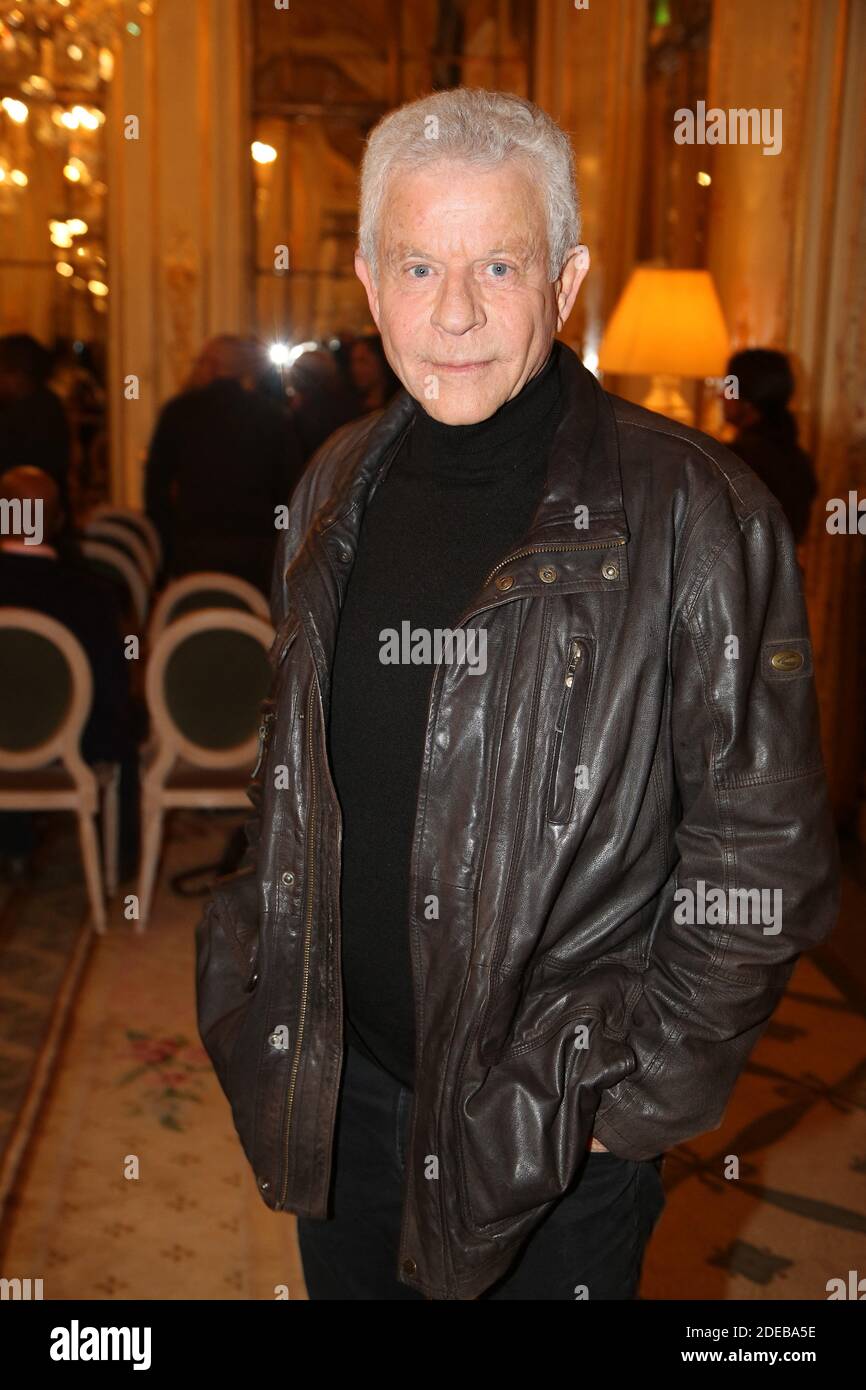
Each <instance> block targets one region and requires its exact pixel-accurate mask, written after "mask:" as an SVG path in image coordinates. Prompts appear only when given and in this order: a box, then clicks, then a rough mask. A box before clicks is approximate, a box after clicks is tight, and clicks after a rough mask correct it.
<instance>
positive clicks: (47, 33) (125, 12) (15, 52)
mask: <svg viewBox="0 0 866 1390" xmlns="http://www.w3.org/2000/svg"><path fill="white" fill-rule="evenodd" d="M154 7H155V0H0V89H2V93H3V95H5V96H9V95H10V94H11V93H12V91H13V89H15V90H17V93H18V94H19V95H20V96H21V97H22V98H23V99H24V100H26V99H27V98H30V99H31V100H42V101H52V100H54V99H55V98H56V97H57V96H58V95H60V94H62V93H63V91H64V90H69V91H75V92H79V93H82V92H97V91H98V90H99V88H100V86H101V85H102V83H104V82H107V81H110V80H111V75H112V72H113V68H114V63H113V53H112V49H113V47H114V45H115V44H116V42H117V39H118V37H119V35H120V33H121V31H122V30H123V29H126V30H127V32H128V33H130V34H132V35H137V34H138V33H140V32H141V26H142V23H143V22H144V21H145V20H146V19H147V18H148V17H149V16H150V15H151V14H152V13H153V10H154Z"/></svg>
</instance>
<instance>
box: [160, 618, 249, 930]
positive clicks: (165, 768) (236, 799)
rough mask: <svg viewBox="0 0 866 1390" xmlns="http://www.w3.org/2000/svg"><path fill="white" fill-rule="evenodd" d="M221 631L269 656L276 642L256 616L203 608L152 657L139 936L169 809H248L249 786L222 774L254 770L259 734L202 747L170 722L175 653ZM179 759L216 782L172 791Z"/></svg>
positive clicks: (170, 631)
mask: <svg viewBox="0 0 866 1390" xmlns="http://www.w3.org/2000/svg"><path fill="white" fill-rule="evenodd" d="M220 628H221V629H226V628H230V629H232V630H233V631H234V632H245V633H246V634H247V635H248V636H250V637H254V638H256V639H257V640H258V641H259V642H261V644H262V646H263V647H264V649H265V651H266V652H267V651H269V650H270V648H271V646H272V644H273V640H274V629H273V628H272V627H271V625H270V623H268V622H264V621H263V620H262V619H261V618H259V617H256V616H255V614H253V613H242V612H240V610H239V609H236V608H203V609H201V610H200V612H197V613H188V614H186V615H185V616H184V617H183V618H178V619H177V620H176V621H175V622H173V623H169V624H168V626H167V627H165V628H164V629H163V632H162V634H161V636H160V637H159V638H158V640H157V642H156V645H155V646H154V648H153V650H152V651H151V653H150V659H149V661H148V665H147V675H146V679H145V689H146V693H147V704H148V709H149V711H150V719H151V727H152V730H153V739H152V743H151V749H152V761H151V762H150V765H149V766H148V767H147V769H146V770H144V769H143V771H142V778H141V864H140V870H139V872H140V880H139V890H138V920H137V922H136V925H135V930H136V931H137V932H143V931H145V929H146V927H147V922H148V918H149V916H150V909H151V904H152V900H153V890H154V884H155V881H156V874H157V868H158V865H159V855H160V849H161V847H162V834H163V820H164V817H165V813H166V811H169V810H173V809H175V808H178V807H186V808H187V809H199V810H204V809H214V808H216V807H226V808H231V807H237V808H239V809H243V808H248V807H249V799H248V797H247V787H248V785H249V782H248V781H247V782H245V783H244V784H243V785H240V784H239V783H238V782H236V781H235V782H233V783H229V782H226V781H225V780H222V781H221V780H220V778H219V773H220V772H228V771H237V769H239V768H243V767H247V768H252V766H253V763H254V761H255V756H256V751H257V746H258V736H257V734H256V733H252V734H251V735H250V737H249V738H248V739H244V741H243V743H239V744H237V745H236V746H235V747H233V748H223V749H219V750H215V749H212V748H204V747H202V746H201V745H199V744H196V743H192V742H190V740H189V739H187V738H185V737H184V735H183V734H182V733H181V731H180V729H179V728H178V727H177V725H176V724H175V722H174V720H173V719H172V717H171V713H170V711H169V708H168V705H167V704H166V700H165V689H164V678H165V670H166V666H167V664H168V661H169V659H170V657H171V656H172V654H173V653H174V651H175V650H176V649H177V648H178V647H179V646H181V644H182V643H184V642H185V641H187V639H188V638H189V637H192V636H194V635H195V634H196V633H199V632H212V631H215V630H217V629H220ZM178 759H183V760H184V761H186V762H187V763H190V764H192V765H193V766H194V767H199V768H211V769H213V771H214V774H215V777H214V781H213V783H212V784H211V785H210V786H203V787H169V786H168V785H167V780H168V777H169V775H170V773H171V771H172V768H173V767H174V765H175V763H176V762H177V760H178Z"/></svg>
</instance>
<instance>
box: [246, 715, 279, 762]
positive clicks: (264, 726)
mask: <svg viewBox="0 0 866 1390" xmlns="http://www.w3.org/2000/svg"><path fill="white" fill-rule="evenodd" d="M273 720H274V713H273V711H272V710H269V711H268V713H267V714H266V715H264V716H263V718H262V722H261V724H260V725H259V747H258V756H257V757H256V765H255V767H254V768H253V770H252V772H251V773H250V777H256V776H258V771H259V768H260V767H261V765H262V759H263V757H264V755H265V740H266V739H267V736H268V729H269V728H270V727H271V724H272V723H273Z"/></svg>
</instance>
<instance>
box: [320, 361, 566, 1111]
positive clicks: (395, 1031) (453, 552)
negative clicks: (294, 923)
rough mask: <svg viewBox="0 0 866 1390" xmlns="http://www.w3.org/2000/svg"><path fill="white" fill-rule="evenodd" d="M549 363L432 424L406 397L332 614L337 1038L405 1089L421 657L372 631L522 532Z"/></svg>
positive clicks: (412, 615)
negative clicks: (337, 610) (338, 818)
mask: <svg viewBox="0 0 866 1390" xmlns="http://www.w3.org/2000/svg"><path fill="white" fill-rule="evenodd" d="M557 360H558V347H557V345H556V344H554V348H553V351H552V353H551V355H550V357H549V358H548V360H547V362H546V363H545V365H544V367H543V368H542V370H541V371H540V372H539V373H538V374H537V376H535V377H533V378H532V380H531V381H529V382H527V384H526V385H525V386H524V387H523V389H522V390H521V391H520V392H519V393H518V395H517V396H515V397H514V398H513V399H512V400H510V401H506V403H505V405H503V406H501V407H500V408H499V410H497V411H496V412H495V414H493V415H491V416H490V417H489V419H487V420H482V421H481V422H480V423H478V424H475V425H444V424H442V423H440V422H439V421H437V420H433V419H432V418H431V417H430V416H429V415H427V413H426V412H425V411H424V410H423V409H422V408H421V407H420V405H416V413H415V417H414V419H413V421H412V424H411V426H410V429H409V432H408V435H407V437H406V438H405V440H404V442H403V444H402V445H401V447H400V449H399V452H398V453H397V455H396V456H395V458H394V459H393V461H392V463H391V465H390V467H389V469H388V471H387V474H386V476H385V479H384V481H382V482H381V483H380V484H379V486H378V488H377V490H376V492H375V494H374V496H373V498H372V500H371V501H370V502H369V503H368V505H367V509H366V511H365V513H364V517H363V520H362V524H361V531H360V536H359V542H358V551H357V555H356V558H355V564H354V566H353V569H352V573H351V575H350V578H349V584H348V589H347V592H346V597H345V601H344V604H343V608H342V611H341V615H340V625H339V630H338V634H337V646H336V652H335V657H334V665H333V672H332V686H331V706H330V719H329V753H330V760H331V768H332V773H333V777H334V784H335V786H336V789H337V795H338V797H339V800H340V808H341V811H342V816H343V868H342V881H341V918H342V932H341V937H342V963H343V983H344V991H345V1005H346V1014H347V1023H348V1027H347V1036H348V1040H349V1042H350V1043H351V1044H352V1045H353V1046H355V1047H357V1048H358V1049H359V1050H361V1051H362V1052H364V1053H365V1055H366V1056H367V1057H368V1058H370V1059H371V1060H373V1061H375V1062H378V1064H379V1065H380V1066H381V1067H383V1068H384V1069H385V1070H386V1071H388V1072H390V1073H391V1075H392V1076H393V1077H395V1078H396V1079H397V1080H399V1081H401V1082H402V1083H403V1085H404V1086H407V1087H409V1088H410V1089H412V1088H414V1084H415V1083H414V1075H415V1064H414V1056H415V1024H414V995H413V982H412V966H411V957H410V947H409V873H410V857H411V850H412V839H413V834H414V828H415V814H416V809H417V801H418V789H419V778H420V772H421V761H422V754H423V748H424V734H425V730H426V725H427V709H428V702H429V698H430V688H431V685H432V681H433V673H434V670H435V667H434V666H432V665H430V666H424V665H414V664H408V663H407V664H405V665H403V664H401V665H395V664H384V663H383V662H381V661H380V659H379V658H380V650H381V647H382V639H381V638H380V633H381V632H382V630H383V629H384V628H394V629H396V631H397V632H398V633H400V631H401V624H402V623H403V622H406V621H408V622H409V623H410V625H411V627H412V628H413V629H415V628H426V629H428V630H430V631H431V632H432V631H433V629H436V628H440V629H443V628H449V627H453V626H454V625H455V624H456V623H457V621H458V620H459V619H460V617H461V616H462V615H463V614H464V613H465V612H466V611H467V609H468V607H469V605H470V603H471V602H472V600H473V598H474V597H475V596H476V595H477V593H478V591H479V589H480V587H481V583H482V580H483V579H484V576H485V575H486V574H487V573H488V571H489V570H491V569H492V568H493V566H494V565H495V564H497V563H498V561H499V560H501V559H504V558H505V556H506V555H507V554H508V553H509V552H510V551H511V550H512V549H514V547H515V546H518V545H519V544H520V542H521V541H522V540H523V538H524V536H525V535H526V532H527V530H528V528H529V525H530V523H531V521H532V517H533V515H534V513H535V509H536V507H537V505H538V503H539V501H540V500H541V495H542V489H543V486H544V480H545V474H546V464H547V456H548V452H549V448H550V443H551V440H552V438H553V433H554V430H555V427H556V424H557V421H558V417H559V410H558V405H559V381H558V373H557ZM470 626H474V624H470ZM469 659H472V649H471V648H470V649H469ZM476 659H477V657H476Z"/></svg>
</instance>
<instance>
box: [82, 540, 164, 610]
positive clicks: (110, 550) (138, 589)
mask: <svg viewBox="0 0 866 1390" xmlns="http://www.w3.org/2000/svg"><path fill="white" fill-rule="evenodd" d="M78 548H79V550H80V551H81V554H82V555H83V556H84V559H85V560H86V561H87V564H88V565H89V567H90V568H91V569H94V570H97V571H98V572H99V573H100V574H105V575H107V576H108V578H109V579H112V580H113V581H114V582H115V583H116V584H123V585H124V586H125V588H126V591H127V594H128V596H129V600H130V602H131V603H132V610H133V613H134V614H135V619H136V622H137V623H138V625H139V627H144V620H145V618H146V616H147V585H146V584H145V582H144V579H143V577H142V574H141V571H140V570H139V568H138V566H137V565H136V564H135V563H134V561H132V560H131V559H130V558H129V556H128V555H126V554H124V552H123V551H122V550H121V549H120V548H119V547H118V546H116V545H107V544H106V543H105V542H104V541H96V540H90V539H88V537H87V536H85V537H84V539H83V540H82V541H81V542H80V544H79V547H78Z"/></svg>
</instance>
